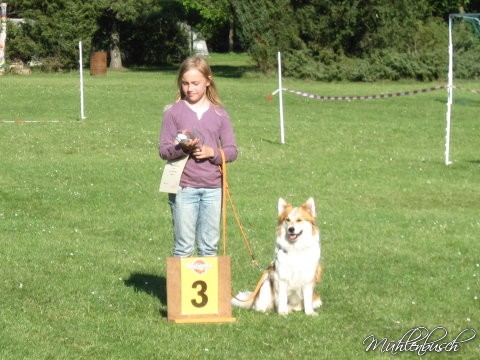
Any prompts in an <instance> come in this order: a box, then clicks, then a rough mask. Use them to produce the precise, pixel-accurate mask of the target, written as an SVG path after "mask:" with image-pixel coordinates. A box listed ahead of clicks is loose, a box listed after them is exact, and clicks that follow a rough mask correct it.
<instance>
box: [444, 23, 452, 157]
mask: <svg viewBox="0 0 480 360" xmlns="http://www.w3.org/2000/svg"><path fill="white" fill-rule="evenodd" d="M452 27H453V17H452V15H450V16H449V17H448V86H447V91H448V99H447V114H446V118H447V127H446V135H445V165H450V164H452V162H451V161H450V124H451V116H452V103H453V35H452Z"/></svg>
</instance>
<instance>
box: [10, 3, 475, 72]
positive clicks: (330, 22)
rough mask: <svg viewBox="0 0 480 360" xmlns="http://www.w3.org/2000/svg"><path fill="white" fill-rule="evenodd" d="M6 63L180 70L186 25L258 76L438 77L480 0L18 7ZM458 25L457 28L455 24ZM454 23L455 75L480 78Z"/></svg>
mask: <svg viewBox="0 0 480 360" xmlns="http://www.w3.org/2000/svg"><path fill="white" fill-rule="evenodd" d="M8 12H9V18H11V19H12V18H13V19H22V22H18V21H17V22H15V23H12V22H10V23H9V27H8V39H7V53H6V55H7V61H14V60H22V61H24V62H28V61H30V60H32V59H33V60H36V61H38V62H39V63H41V64H42V65H43V66H44V68H45V69H46V70H56V69H57V70H58V69H62V70H69V69H74V68H76V67H77V63H78V41H80V40H81V41H82V44H83V47H84V49H85V51H86V53H89V52H90V51H97V50H105V51H108V52H109V54H110V56H109V58H110V66H111V67H112V68H121V67H124V66H126V67H132V66H159V65H165V64H176V63H178V62H179V61H181V60H182V59H183V58H184V57H185V56H187V55H188V54H189V51H190V46H189V45H190V41H191V38H190V36H189V33H188V32H186V31H185V24H187V25H189V26H191V27H192V28H194V29H196V30H198V31H199V32H201V34H202V35H203V36H204V37H205V40H206V42H207V44H208V47H209V49H210V50H211V51H216V52H227V51H241V52H248V53H249V54H250V56H251V58H252V61H253V62H254V63H255V64H256V65H257V66H258V68H259V69H260V70H261V71H264V72H269V71H273V70H275V67H276V57H277V55H276V54H277V52H278V51H281V52H282V54H283V55H282V57H283V67H284V72H285V75H286V76H292V77H297V78H309V79H315V80H324V81H332V80H352V81H374V80H378V79H391V80H396V79H401V78H413V79H418V80H433V79H440V78H443V77H444V76H445V72H446V66H447V65H446V64H447V61H448V59H447V49H448V16H449V14H451V13H464V12H466V13H476V12H480V0H395V1H389V0H341V1H339V0H262V1H259V0H122V1H117V0H84V1H82V2H78V1H76V0H44V1H36V0H11V1H9V2H8ZM457 23H458V24H457ZM457 23H456V24H455V31H456V33H455V39H456V43H455V50H456V56H461V57H462V61H461V62H459V63H458V66H457V69H456V76H457V77H466V78H476V77H480V61H478V58H479V56H478V54H479V51H480V38H479V37H478V36H477V35H476V34H475V32H474V31H472V29H471V28H470V24H468V23H467V22H461V21H458V22H457Z"/></svg>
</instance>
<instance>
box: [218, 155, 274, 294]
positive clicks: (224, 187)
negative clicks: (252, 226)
mask: <svg viewBox="0 0 480 360" xmlns="http://www.w3.org/2000/svg"><path fill="white" fill-rule="evenodd" d="M219 150H220V154H221V156H222V166H221V167H220V172H221V174H222V242H223V255H226V253H227V198H228V201H229V203H230V207H231V209H232V213H233V216H234V218H235V221H236V223H237V226H238V228H239V229H240V233H241V234H242V238H243V242H244V243H245V247H246V249H247V251H248V253H249V254H250V257H251V259H252V264H253V265H255V266H256V267H257V268H258V269H259V270H260V271H262V272H263V274H262V276H261V277H260V280H259V281H258V283H257V285H256V287H255V290H254V291H253V292H252V293H251V294H250V295H249V296H248V298H247V299H239V298H238V297H237V296H236V295H235V293H234V292H233V291H232V292H231V294H232V297H234V298H235V299H236V300H237V301H240V302H250V301H252V300H253V299H254V298H255V296H257V294H258V292H259V291H260V288H261V287H262V284H263V282H264V281H265V279H266V278H267V276H268V273H269V272H270V271H271V270H272V269H273V268H274V263H273V262H272V263H271V264H270V265H269V266H267V267H266V268H262V267H261V266H260V264H259V262H258V260H257V259H256V257H255V254H254V253H253V250H252V247H251V246H250V242H249V241H248V239H247V235H246V233H245V230H244V228H243V226H242V223H241V221H240V218H239V217H238V214H237V211H236V210H235V206H234V205H233V199H232V194H231V193H230V188H229V186H228V181H227V165H226V160H225V152H224V151H223V149H221V148H219Z"/></svg>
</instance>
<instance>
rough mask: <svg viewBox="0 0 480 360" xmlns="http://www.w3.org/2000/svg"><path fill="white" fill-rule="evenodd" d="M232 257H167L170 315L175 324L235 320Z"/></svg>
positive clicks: (169, 318) (168, 307) (168, 309)
mask: <svg viewBox="0 0 480 360" xmlns="http://www.w3.org/2000/svg"><path fill="white" fill-rule="evenodd" d="M230 299H231V278H230V257H229V256H215V257H188V258H178V257H171V258H167V313H168V314H167V318H168V321H172V322H175V323H224V322H235V321H236V319H235V318H234V317H232V306H231V302H230Z"/></svg>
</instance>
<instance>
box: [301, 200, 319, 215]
mask: <svg viewBox="0 0 480 360" xmlns="http://www.w3.org/2000/svg"><path fill="white" fill-rule="evenodd" d="M303 206H305V208H306V209H307V210H308V211H309V212H310V214H312V216H313V217H316V216H317V211H316V209H315V201H313V198H309V199H308V200H307V201H306V202H305V204H303Z"/></svg>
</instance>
